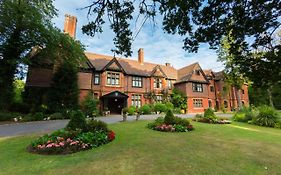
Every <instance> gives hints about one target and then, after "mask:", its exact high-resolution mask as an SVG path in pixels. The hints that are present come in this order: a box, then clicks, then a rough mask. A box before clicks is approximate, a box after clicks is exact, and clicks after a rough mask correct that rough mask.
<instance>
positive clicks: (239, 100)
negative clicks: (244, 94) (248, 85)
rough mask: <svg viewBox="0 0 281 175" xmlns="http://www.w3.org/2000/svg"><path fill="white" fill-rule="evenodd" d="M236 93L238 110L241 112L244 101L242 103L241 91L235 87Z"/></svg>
mask: <svg viewBox="0 0 281 175" xmlns="http://www.w3.org/2000/svg"><path fill="white" fill-rule="evenodd" d="M235 92H236V99H237V105H238V110H241V109H242V101H241V94H240V89H238V88H236V87H235Z"/></svg>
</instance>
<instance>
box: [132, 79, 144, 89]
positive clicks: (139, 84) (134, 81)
mask: <svg viewBox="0 0 281 175" xmlns="http://www.w3.org/2000/svg"><path fill="white" fill-rule="evenodd" d="M132 87H142V77H132Z"/></svg>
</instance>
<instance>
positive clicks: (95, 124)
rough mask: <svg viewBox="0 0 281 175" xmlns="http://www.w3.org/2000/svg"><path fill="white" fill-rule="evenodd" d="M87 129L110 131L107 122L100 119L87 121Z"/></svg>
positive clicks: (90, 130)
mask: <svg viewBox="0 0 281 175" xmlns="http://www.w3.org/2000/svg"><path fill="white" fill-rule="evenodd" d="M87 131H88V132H95V131H106V132H107V131H108V129H107V124H106V123H105V122H103V121H100V120H95V119H94V120H90V121H89V122H87Z"/></svg>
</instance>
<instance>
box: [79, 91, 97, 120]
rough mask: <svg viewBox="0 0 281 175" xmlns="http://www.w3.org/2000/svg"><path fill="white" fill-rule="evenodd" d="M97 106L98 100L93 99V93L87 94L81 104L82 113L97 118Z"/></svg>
mask: <svg viewBox="0 0 281 175" xmlns="http://www.w3.org/2000/svg"><path fill="white" fill-rule="evenodd" d="M98 104H99V100H96V99H93V93H92V92H89V93H88V95H87V96H86V98H85V99H84V101H83V102H82V109H83V112H84V113H85V114H86V115H87V116H89V117H95V116H97V115H98V113H99V110H98V108H97V106H98Z"/></svg>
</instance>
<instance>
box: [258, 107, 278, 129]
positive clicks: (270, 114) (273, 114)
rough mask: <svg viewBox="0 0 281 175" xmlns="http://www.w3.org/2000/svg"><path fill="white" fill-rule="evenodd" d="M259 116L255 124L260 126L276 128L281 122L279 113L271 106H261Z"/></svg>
mask: <svg viewBox="0 0 281 175" xmlns="http://www.w3.org/2000/svg"><path fill="white" fill-rule="evenodd" d="M258 109H259V114H258V115H257V116H256V117H255V118H254V119H253V122H254V123H255V124H257V125H260V126H267V127H274V126H275V124H276V123H278V122H279V121H280V117H279V115H278V113H277V111H276V110H275V109H274V108H272V107H270V106H261V107H259V108H258Z"/></svg>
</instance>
